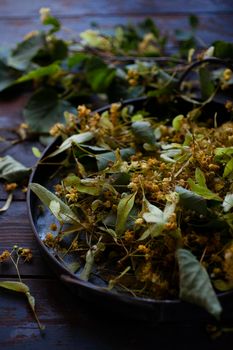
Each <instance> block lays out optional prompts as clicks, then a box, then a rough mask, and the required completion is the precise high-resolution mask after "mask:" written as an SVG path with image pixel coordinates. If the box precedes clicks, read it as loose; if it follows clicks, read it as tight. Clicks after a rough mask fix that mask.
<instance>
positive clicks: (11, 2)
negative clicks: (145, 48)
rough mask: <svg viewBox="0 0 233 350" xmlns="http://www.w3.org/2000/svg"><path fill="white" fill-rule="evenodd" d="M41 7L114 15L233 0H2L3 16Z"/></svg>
mask: <svg viewBox="0 0 233 350" xmlns="http://www.w3.org/2000/svg"><path fill="white" fill-rule="evenodd" d="M41 7H50V8H51V10H52V11H53V13H54V14H56V15H59V16H62V17H64V16H80V15H81V16H84V15H92V16H96V15H111V14H119V15H125V14H127V15H128V14H141V15H143V16H145V15H151V14H156V13H158V14H163V13H186V14H187V13H192V12H195V13H198V14H199V13H206V12H209V13H215V12H218V13H224V12H225V13H226V12H229V11H232V10H233V3H232V1H231V0H222V1H220V0H195V1H192V0H187V1H184V0H176V1H174V0H166V1H159V0H134V1H124V0H118V1H109V0H98V1H93V0H85V1H82V0H50V1H49V2H48V1H47V0H40V1H31V0H21V1H15V0H5V1H4V0H2V1H1V3H0V14H1V17H7V16H9V17H16V18H17V17H29V16H34V17H35V16H37V14H38V12H39V9H40V8H41Z"/></svg>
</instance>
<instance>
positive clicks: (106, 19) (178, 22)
mask: <svg viewBox="0 0 233 350" xmlns="http://www.w3.org/2000/svg"><path fill="white" fill-rule="evenodd" d="M150 15H151V16H150V17H151V18H152V19H153V20H154V21H155V22H156V23H157V25H158V27H159V28H160V30H161V32H162V33H164V34H167V35H168V36H169V38H170V46H171V45H172V46H174V45H175V42H174V31H175V30H176V29H183V30H186V29H188V28H189V24H188V17H187V16H186V15H182V14H181V15H180V14H177V15H167V14H161V15H152V13H151V14H150ZM143 19H145V16H144V15H137V16H135V15H134V16H130V15H123V14H122V15H115V16H113V15H111V16H79V17H71V18H62V19H61V20H62V24H63V26H64V27H66V28H68V29H69V30H71V31H73V32H72V33H69V34H68V33H67V32H66V30H63V32H61V33H59V36H61V37H63V38H68V37H69V38H70V37H72V38H76V39H78V33H80V32H81V31H84V30H86V29H90V25H91V23H92V22H93V21H94V22H95V23H97V24H99V25H100V26H101V28H102V29H103V30H104V31H106V32H111V30H112V28H113V27H114V26H116V25H119V24H127V23H129V22H130V23H138V22H140V21H142V20H143ZM199 21H200V25H199V27H198V30H197V34H198V36H199V37H200V38H201V39H202V40H203V41H204V42H205V43H206V44H207V45H209V44H210V43H212V42H213V41H215V40H221V39H222V40H223V39H224V40H227V41H232V37H233V26H232V21H233V14H232V13H229V14H212V15H200V16H199ZM6 28H7V30H6ZM40 29H42V26H41V25H40V24H39V22H38V20H36V19H27V20H25V19H14V20H13V19H1V20H0V42H1V46H2V47H4V46H5V47H13V46H14V45H15V44H16V43H18V42H19V41H22V40H23V37H24V35H26V34H27V33H29V32H31V31H33V30H40Z"/></svg>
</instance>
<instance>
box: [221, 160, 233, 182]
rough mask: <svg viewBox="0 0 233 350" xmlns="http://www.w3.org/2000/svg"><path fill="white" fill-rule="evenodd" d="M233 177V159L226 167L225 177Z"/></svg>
mask: <svg viewBox="0 0 233 350" xmlns="http://www.w3.org/2000/svg"><path fill="white" fill-rule="evenodd" d="M229 176H230V177H233V158H231V159H230V160H229V161H228V162H227V164H226V165H225V168H224V172H223V177H224V178H225V177H229Z"/></svg>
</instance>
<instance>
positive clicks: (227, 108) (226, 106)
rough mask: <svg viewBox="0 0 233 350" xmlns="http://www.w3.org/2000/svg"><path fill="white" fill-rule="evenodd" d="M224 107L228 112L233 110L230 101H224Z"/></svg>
mask: <svg viewBox="0 0 233 350" xmlns="http://www.w3.org/2000/svg"><path fill="white" fill-rule="evenodd" d="M225 108H226V110H227V111H228V112H232V111H233V103H232V101H226V103H225Z"/></svg>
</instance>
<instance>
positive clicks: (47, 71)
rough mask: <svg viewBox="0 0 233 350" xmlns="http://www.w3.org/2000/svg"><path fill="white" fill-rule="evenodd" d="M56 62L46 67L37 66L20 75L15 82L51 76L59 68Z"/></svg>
mask: <svg viewBox="0 0 233 350" xmlns="http://www.w3.org/2000/svg"><path fill="white" fill-rule="evenodd" d="M60 69H61V68H60V66H59V64H58V63H52V64H50V65H48V66H46V67H39V68H37V69H34V70H31V71H30V72H29V73H27V74H25V75H23V76H22V77H20V78H19V79H18V80H17V81H16V82H17V83H21V82H23V81H27V80H33V79H35V80H36V79H40V78H42V77H45V76H51V75H54V74H56V73H57V72H58V71H59V70H60Z"/></svg>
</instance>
